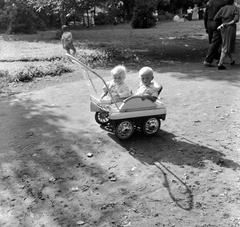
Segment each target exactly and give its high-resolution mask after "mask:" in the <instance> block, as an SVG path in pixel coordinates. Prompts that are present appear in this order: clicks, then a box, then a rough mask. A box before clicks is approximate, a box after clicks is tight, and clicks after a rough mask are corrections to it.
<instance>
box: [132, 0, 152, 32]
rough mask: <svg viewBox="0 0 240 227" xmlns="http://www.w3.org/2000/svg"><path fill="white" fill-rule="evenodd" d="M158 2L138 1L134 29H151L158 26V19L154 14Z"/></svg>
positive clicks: (134, 14) (150, 0) (135, 9)
mask: <svg viewBox="0 0 240 227" xmlns="http://www.w3.org/2000/svg"><path fill="white" fill-rule="evenodd" d="M156 6H157V1H155V0H148V1H145V0H136V2H135V7H134V12H133V19H132V27H133V28H150V27H153V26H155V25H156V19H155V18H154V16H153V13H154V12H155V10H156Z"/></svg>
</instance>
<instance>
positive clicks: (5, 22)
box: [0, 10, 10, 31]
mask: <svg viewBox="0 0 240 227" xmlns="http://www.w3.org/2000/svg"><path fill="white" fill-rule="evenodd" d="M9 23H10V16H9V15H8V14H7V13H6V12H5V11H3V10H0V30H1V31H6V30H7V29H8V26H9Z"/></svg>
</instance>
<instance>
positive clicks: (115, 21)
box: [113, 17, 118, 25]
mask: <svg viewBox="0 0 240 227" xmlns="http://www.w3.org/2000/svg"><path fill="white" fill-rule="evenodd" d="M117 24H118V21H117V17H114V18H113V25H117Z"/></svg>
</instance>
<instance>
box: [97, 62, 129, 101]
mask: <svg viewBox="0 0 240 227" xmlns="http://www.w3.org/2000/svg"><path fill="white" fill-rule="evenodd" d="M126 73H127V72H126V68H125V66H123V65H118V66H116V67H114V68H113V69H112V70H111V75H112V77H113V80H111V81H109V82H107V86H108V89H109V90H110V92H111V94H112V97H113V99H114V100H115V101H116V102H121V101H123V100H124V99H126V98H127V97H129V96H130V95H131V94H132V91H131V89H130V87H129V86H128V85H127V84H126V83H125V82H124V80H125V78H126ZM112 97H111V95H110V94H109V92H108V90H107V88H106V87H104V88H103V94H102V96H101V98H100V102H101V103H104V104H111V103H113V102H114V100H112Z"/></svg>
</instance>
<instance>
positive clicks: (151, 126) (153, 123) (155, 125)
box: [144, 118, 160, 134]
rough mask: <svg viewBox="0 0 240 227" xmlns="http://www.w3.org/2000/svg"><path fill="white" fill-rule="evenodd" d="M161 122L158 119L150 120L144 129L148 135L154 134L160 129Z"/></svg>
mask: <svg viewBox="0 0 240 227" xmlns="http://www.w3.org/2000/svg"><path fill="white" fill-rule="evenodd" d="M159 125H160V123H159V120H158V119H156V118H150V119H148V120H147V121H146V123H145V124H144V129H145V132H146V133H147V134H154V133H155V132H157V131H158V129H159Z"/></svg>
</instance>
